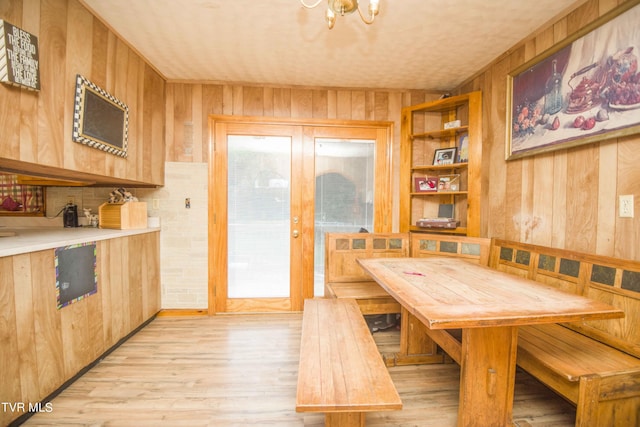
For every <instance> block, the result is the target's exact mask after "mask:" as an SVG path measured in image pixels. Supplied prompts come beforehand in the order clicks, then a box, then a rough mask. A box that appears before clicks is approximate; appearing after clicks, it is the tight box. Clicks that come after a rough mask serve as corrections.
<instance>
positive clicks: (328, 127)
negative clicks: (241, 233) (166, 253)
mask: <svg viewBox="0 0 640 427" xmlns="http://www.w3.org/2000/svg"><path fill="white" fill-rule="evenodd" d="M218 123H220V124H227V125H229V124H234V125H246V126H247V128H248V133H250V132H249V130H250V128H251V127H255V126H258V127H260V126H276V127H277V126H283V127H290V126H294V127H295V126H299V127H301V128H302V141H301V146H302V150H301V151H302V152H301V153H293V152H292V156H294V157H296V158H298V159H299V160H301V161H302V162H303V165H304V170H305V171H307V172H308V171H313V170H315V167H314V161H315V157H314V151H313V149H312V148H313V143H314V140H315V138H317V137H326V138H336V137H340V136H344V135H346V133H348V131H346V129H351V130H353V129H370V130H372V131H373V132H372V134H371V135H372V139H375V141H376V153H375V155H376V165H377V166H378V167H377V168H376V185H375V195H374V200H375V204H376V208H375V209H374V212H375V214H374V215H375V216H374V224H375V230H374V231H376V232H390V231H391V229H392V205H393V194H392V191H391V168H392V147H393V126H394V124H393V122H387V121H362V120H314V119H296V118H282V119H280V118H268V117H255V116H224V115H209V117H208V124H209V159H208V160H209V176H208V188H209V190H208V193H209V194H208V195H209V197H208V200H209V202H208V209H209V213H208V256H207V260H208V309H207V311H208V314H209V315H210V316H212V315H215V314H216V313H218V312H221V311H220V307H217V303H216V299H217V298H218V297H219V295H218V296H217V291H218V290H217V288H216V278H217V277H221V276H219V275H222V274H227V270H226V269H227V266H222V267H221V268H222V271H217V272H216V271H214V268H213V267H214V266H215V265H217V264H220V263H217V258H216V257H217V254H218V252H219V251H220V248H221V245H220V242H219V241H217V239H216V236H219V235H222V234H221V233H222V228H223V227H226V221H218V220H217V218H221V217H220V216H219V214H218V213H217V212H216V206H218V205H219V201H217V198H216V197H217V196H218V195H219V194H220V192H215V193H214V192H213V190H212V189H214V188H216V173H217V172H220V171H219V170H218V171H217V170H216V124H218ZM225 134H226V133H225ZM380 156H381V157H380ZM380 158H382V159H384V161H383V162H378V159H380ZM218 167H221V166H218ZM380 169H383V170H380ZM221 173H224V171H222V172H221ZM310 176H311V174H309V173H306V174H303V176H302V177H301V179H302V180H303V194H302V198H301V200H302V201H303V203H304V201H305V198H307V199H308V197H310V196H309V192H308V191H307V192H306V193H305V191H304V188H307V189H308V188H315V176H313V179H312V178H310ZM311 197H313V195H311ZM292 209H293V206H292ZM301 220H302V227H304V229H305V231H307V232H306V233H305V232H303V233H302V236H303V239H302V241H301V242H300V246H301V247H302V246H308V245H309V244H310V243H311V242H312V240H313V235H314V234H313V231H314V225H313V218H308V217H306V218H302V219H301ZM309 230H310V232H309ZM305 236H307V237H305ZM308 236H311V237H308ZM310 239H311V240H310ZM222 243H223V244H224V242H222ZM311 247H312V248H313V246H311ZM302 259H303V260H305V261H303V265H302V266H301V271H302V272H301V274H302V276H301V277H300V278H299V279H300V280H302V283H303V286H302V289H301V291H302V292H301V294H300V295H293V294H292V295H290V296H289V298H290V301H291V308H290V309H291V311H301V310H302V306H303V303H304V299H305V298H312V297H313V257H308V256H306V257H302ZM309 263H310V265H309ZM309 271H310V272H311V273H310V274H311V276H310V277H309V275H308V274H307V272H309ZM217 275H218V276H217ZM309 281H310V283H311V285H310V286H309V285H307V282H309ZM223 312H224V311H223Z"/></svg>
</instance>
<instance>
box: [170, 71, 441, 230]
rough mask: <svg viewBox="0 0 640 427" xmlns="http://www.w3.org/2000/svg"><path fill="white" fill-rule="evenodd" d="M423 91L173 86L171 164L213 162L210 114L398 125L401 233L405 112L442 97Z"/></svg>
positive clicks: (396, 156)
mask: <svg viewBox="0 0 640 427" xmlns="http://www.w3.org/2000/svg"><path fill="white" fill-rule="evenodd" d="M439 96H440V94H436V93H431V92H425V91H419V90H407V91H392V90H387V91H385V90H372V89H370V90H367V89H330V88H296V87H291V88H284V87H267V86H264V87H261V86H242V85H233V84H224V83H223V84H206V83H202V84H191V83H178V82H169V83H167V119H166V126H167V137H166V139H167V152H166V159H167V161H168V162H203V163H205V162H207V160H208V158H209V140H208V135H209V132H208V129H207V117H208V115H209V114H224V115H234V116H264V117H277V118H308V119H310V121H311V120H312V119H319V120H322V119H338V120H375V121H392V122H394V123H395V126H394V135H393V153H392V160H393V171H394V172H393V182H394V183H393V186H392V188H394V189H396V190H394V201H393V203H394V225H393V228H394V229H396V230H397V229H398V215H397V212H398V198H397V194H398V191H397V189H398V176H399V167H398V165H399V163H398V159H399V154H400V148H399V141H400V110H401V109H402V107H404V106H406V105H412V104H418V103H421V102H424V101H426V100H432V99H437V98H438V97H439Z"/></svg>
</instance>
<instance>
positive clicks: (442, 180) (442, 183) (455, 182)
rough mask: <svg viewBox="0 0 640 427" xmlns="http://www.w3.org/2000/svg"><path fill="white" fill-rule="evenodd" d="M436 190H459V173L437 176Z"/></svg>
mask: <svg viewBox="0 0 640 427" xmlns="http://www.w3.org/2000/svg"><path fill="white" fill-rule="evenodd" d="M438 191H441V192H446V191H460V175H459V174H453V175H441V176H440V177H439V178H438Z"/></svg>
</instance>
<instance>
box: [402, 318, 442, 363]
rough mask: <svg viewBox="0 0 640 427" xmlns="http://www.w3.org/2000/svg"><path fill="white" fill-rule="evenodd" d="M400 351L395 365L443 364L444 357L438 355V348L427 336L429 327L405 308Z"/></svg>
mask: <svg viewBox="0 0 640 427" xmlns="http://www.w3.org/2000/svg"><path fill="white" fill-rule="evenodd" d="M401 310H402V312H401V315H402V318H401V319H400V351H399V352H398V353H397V354H396V356H395V363H394V364H395V365H416V364H423V363H425V364H426V363H442V362H443V360H444V356H443V355H442V354H438V346H437V345H436V343H435V342H434V341H433V340H432V339H431V338H430V337H429V335H427V327H426V326H425V325H424V323H422V322H421V321H420V320H418V318H417V317H415V316H414V315H413V314H411V313H409V311H408V310H407V309H405V308H404V307H402V308H401Z"/></svg>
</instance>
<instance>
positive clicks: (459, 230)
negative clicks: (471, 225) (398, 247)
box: [409, 225, 467, 234]
mask: <svg viewBox="0 0 640 427" xmlns="http://www.w3.org/2000/svg"><path fill="white" fill-rule="evenodd" d="M409 231H413V232H420V233H438V234H467V227H457V228H425V227H417V226H415V225H412V226H411V227H409Z"/></svg>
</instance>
